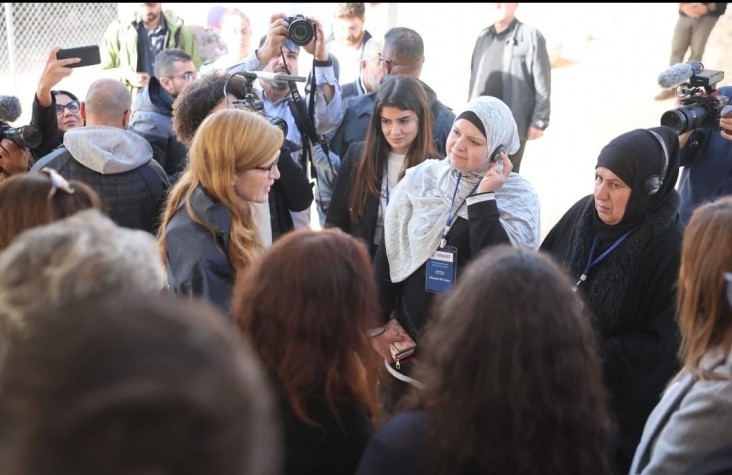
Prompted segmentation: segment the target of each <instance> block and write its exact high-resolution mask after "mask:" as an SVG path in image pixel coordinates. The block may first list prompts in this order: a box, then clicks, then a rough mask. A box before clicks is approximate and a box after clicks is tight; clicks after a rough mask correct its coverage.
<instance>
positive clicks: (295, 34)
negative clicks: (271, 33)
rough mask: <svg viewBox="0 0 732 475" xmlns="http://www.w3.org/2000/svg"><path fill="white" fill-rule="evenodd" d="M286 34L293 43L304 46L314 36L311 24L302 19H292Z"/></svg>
mask: <svg viewBox="0 0 732 475" xmlns="http://www.w3.org/2000/svg"><path fill="white" fill-rule="evenodd" d="M287 35H288V36H289V37H290V39H291V40H292V42H293V43H295V44H296V45H298V46H305V45H306V44H308V43H310V41H311V40H312V39H313V36H315V31H314V30H313V25H312V24H311V23H310V22H309V21H307V20H302V19H296V20H293V21H292V22H291V23H290V26H289V27H288V29H287Z"/></svg>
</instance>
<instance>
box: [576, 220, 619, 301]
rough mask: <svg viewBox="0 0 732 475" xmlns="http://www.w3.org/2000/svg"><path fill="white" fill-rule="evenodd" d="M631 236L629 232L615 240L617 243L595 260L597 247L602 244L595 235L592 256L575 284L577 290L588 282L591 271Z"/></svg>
mask: <svg viewBox="0 0 732 475" xmlns="http://www.w3.org/2000/svg"><path fill="white" fill-rule="evenodd" d="M629 234H630V231H628V232H627V233H625V234H623V235H622V236H620V237H619V238H618V239H616V240H615V242H614V243H613V244H612V246H610V247H609V248H607V249H606V250H605V252H603V253H602V254H600V255H599V256H597V258H596V259H593V256H594V255H595V251H596V250H597V245H598V244H599V242H600V237H599V236H598V235H597V234H595V240H594V241H592V248H591V249H590V255H589V256H588V257H587V265H586V266H585V270H584V271H583V272H582V275H581V276H580V278H579V280H578V281H577V283H576V284H574V289H575V290H577V287H579V285H580V284H581V283H582V282H584V281H586V280H587V274H588V273H589V272H590V269H591V268H592V267H594V266H595V265H597V264H599V263H600V261H602V260H603V259H605V258H606V257H607V256H608V254H610V253H611V252H613V251H614V250H615V249H616V248H617V247H618V246H619V245H620V244H621V243H622V242H623V241H625V238H627V237H628V235H629Z"/></svg>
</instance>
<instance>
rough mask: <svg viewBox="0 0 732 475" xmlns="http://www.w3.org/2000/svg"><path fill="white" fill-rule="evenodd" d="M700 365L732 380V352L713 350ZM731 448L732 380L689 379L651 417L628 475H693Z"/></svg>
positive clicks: (670, 390)
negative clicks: (699, 465)
mask: <svg viewBox="0 0 732 475" xmlns="http://www.w3.org/2000/svg"><path fill="white" fill-rule="evenodd" d="M702 366H703V367H704V368H707V369H709V370H713V371H714V373H715V374H718V375H720V376H721V377H723V378H732V376H731V375H732V353H730V354H726V355H725V354H724V353H723V352H722V351H721V350H716V351H711V352H709V353H707V355H706V356H705V357H704V358H703V359H702ZM731 445H732V379H726V380H724V379H723V380H699V379H697V378H694V377H692V376H690V375H688V374H685V375H682V376H681V377H680V378H679V379H678V380H677V381H676V382H675V383H673V384H672V385H671V386H670V387H669V388H668V390H667V391H666V393H665V394H664V396H663V398H662V399H661V401H659V403H658V405H656V408H655V409H654V410H653V412H652V413H651V415H650V416H649V417H648V421H646V426H645V428H644V429H643V436H642V437H641V441H640V444H638V448H637V449H636V452H635V456H634V457H633V464H632V466H631V468H630V473H631V474H638V473H642V474H655V473H657V474H677V473H678V474H681V473H690V472H689V470H690V468H691V467H693V466H695V465H696V464H697V463H698V462H699V461H700V460H701V459H703V458H704V457H705V456H707V455H709V454H710V453H712V452H715V451H716V450H717V449H720V448H723V447H729V446H731Z"/></svg>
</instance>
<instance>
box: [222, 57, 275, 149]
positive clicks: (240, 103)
mask: <svg viewBox="0 0 732 475" xmlns="http://www.w3.org/2000/svg"><path fill="white" fill-rule="evenodd" d="M260 74H261V73H260ZM234 76H242V77H243V78H244V80H245V83H244V99H238V100H236V101H233V102H232V103H231V104H232V105H233V106H234V108H235V109H242V110H247V111H250V112H255V113H257V114H259V115H261V116H262V117H264V118H265V119H267V121H268V122H269V123H270V124H272V125H275V126H277V127H279V128H280V130H282V134H283V135H284V136H285V137H287V122H285V120H284V119H282V118H280V117H271V116H268V115H267V114H265V112H264V102H262V100H261V99H259V98H258V97H257V95H256V94H255V91H254V87H253V83H254V80H255V79H256V78H257V77H258V74H257V72H249V71H247V72H244V73H234V74H232V75H231V76H229V77H228V78H227V79H226V82H225V83H224V97H226V98H227V101H228V95H227V93H226V87H227V86H228V84H229V80H231V78H232V77H234Z"/></svg>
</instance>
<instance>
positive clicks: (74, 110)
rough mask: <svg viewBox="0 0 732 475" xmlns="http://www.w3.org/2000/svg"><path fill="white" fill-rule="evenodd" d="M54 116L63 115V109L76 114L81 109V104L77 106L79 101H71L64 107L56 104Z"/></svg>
mask: <svg viewBox="0 0 732 475" xmlns="http://www.w3.org/2000/svg"><path fill="white" fill-rule="evenodd" d="M55 108H56V115H63V113H64V109H68V110H69V112H71V113H72V114H76V113H77V112H79V109H80V108H81V104H79V101H71V102H69V103H68V104H66V105H63V104H56V105H55Z"/></svg>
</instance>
